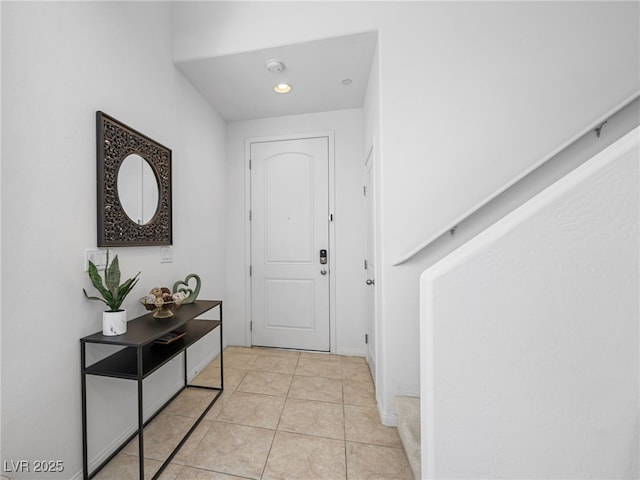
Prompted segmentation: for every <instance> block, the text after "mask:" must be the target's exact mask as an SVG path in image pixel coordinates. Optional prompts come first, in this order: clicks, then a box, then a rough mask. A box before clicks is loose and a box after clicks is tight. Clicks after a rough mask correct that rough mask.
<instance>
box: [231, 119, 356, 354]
mask: <svg viewBox="0 0 640 480" xmlns="http://www.w3.org/2000/svg"><path fill="white" fill-rule="evenodd" d="M362 125H363V118H362V110H360V109H355V110H342V111H337V112H325V113H317V114H310V115H293V116H287V117H277V118H269V119H261V120H251V121H244V122H231V123H229V124H228V130H227V149H228V156H227V157H228V164H227V203H228V210H227V212H228V217H227V236H228V255H227V288H228V295H227V298H226V300H227V303H226V309H225V337H226V339H227V341H228V342H229V344H230V345H250V337H249V335H248V320H249V311H248V310H249V308H248V305H247V301H248V298H249V286H248V284H247V279H248V271H249V265H248V263H247V259H246V257H247V255H246V252H247V245H248V242H249V237H248V222H247V219H248V212H249V205H248V204H247V201H246V198H247V191H246V190H247V188H248V184H247V175H248V168H247V167H248V165H247V161H246V158H247V157H246V152H245V141H246V140H247V139H256V138H266V137H280V136H287V135H297V134H309V133H311V134H313V133H323V132H329V131H330V132H333V136H334V137H333V138H334V142H335V143H334V149H335V151H334V156H335V175H334V182H335V189H334V191H335V194H334V196H335V211H334V212H333V213H334V214H335V217H334V223H333V226H332V228H333V229H334V231H335V238H336V240H335V245H336V248H335V252H332V255H333V256H334V259H335V269H334V271H332V277H331V279H332V282H335V285H336V296H335V298H333V299H332V302H334V304H333V306H334V308H335V309H334V310H333V311H334V312H335V325H336V331H335V342H336V343H335V349H334V353H339V354H345V355H364V352H365V350H364V347H365V344H364V334H365V319H364V269H363V260H364V258H365V254H364V245H365V240H364V211H363V203H362V202H363V196H362V185H363V184H362V181H363V177H364V160H365V153H364V149H363V147H362V145H363V137H362V135H363V134H362ZM241 239H244V242H243V241H241Z"/></svg>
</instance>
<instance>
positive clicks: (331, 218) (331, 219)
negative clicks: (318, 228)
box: [329, 213, 333, 222]
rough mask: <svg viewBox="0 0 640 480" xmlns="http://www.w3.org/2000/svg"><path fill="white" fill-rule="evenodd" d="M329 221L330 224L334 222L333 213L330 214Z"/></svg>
mask: <svg viewBox="0 0 640 480" xmlns="http://www.w3.org/2000/svg"><path fill="white" fill-rule="evenodd" d="M329 221H330V222H333V213H330V214H329Z"/></svg>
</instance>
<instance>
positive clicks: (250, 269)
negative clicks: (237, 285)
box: [249, 265, 253, 276]
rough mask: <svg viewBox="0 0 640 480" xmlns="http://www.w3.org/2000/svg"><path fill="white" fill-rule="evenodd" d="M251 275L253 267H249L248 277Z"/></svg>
mask: <svg viewBox="0 0 640 480" xmlns="http://www.w3.org/2000/svg"><path fill="white" fill-rule="evenodd" d="M251 275H253V265H249V276H251Z"/></svg>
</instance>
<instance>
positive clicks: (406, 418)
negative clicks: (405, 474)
mask: <svg viewBox="0 0 640 480" xmlns="http://www.w3.org/2000/svg"><path fill="white" fill-rule="evenodd" d="M393 403H394V405H395V407H396V413H397V415H398V434H399V435H400V439H401V440H402V444H403V446H404V451H405V453H406V454H407V458H408V459H409V465H411V470H412V471H413V476H414V478H415V479H416V480H419V479H420V397H406V396H397V397H395V398H394V399H393Z"/></svg>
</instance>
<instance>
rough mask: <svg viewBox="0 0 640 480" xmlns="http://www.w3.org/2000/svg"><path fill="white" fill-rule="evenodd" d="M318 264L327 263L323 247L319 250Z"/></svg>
mask: <svg viewBox="0 0 640 480" xmlns="http://www.w3.org/2000/svg"><path fill="white" fill-rule="evenodd" d="M320 264H321V265H326V264H327V251H326V250H324V249H323V250H320Z"/></svg>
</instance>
